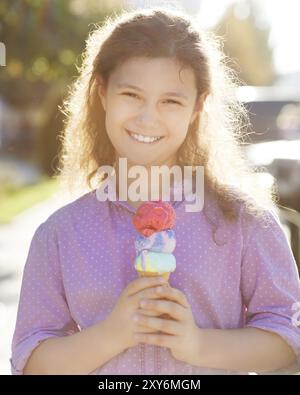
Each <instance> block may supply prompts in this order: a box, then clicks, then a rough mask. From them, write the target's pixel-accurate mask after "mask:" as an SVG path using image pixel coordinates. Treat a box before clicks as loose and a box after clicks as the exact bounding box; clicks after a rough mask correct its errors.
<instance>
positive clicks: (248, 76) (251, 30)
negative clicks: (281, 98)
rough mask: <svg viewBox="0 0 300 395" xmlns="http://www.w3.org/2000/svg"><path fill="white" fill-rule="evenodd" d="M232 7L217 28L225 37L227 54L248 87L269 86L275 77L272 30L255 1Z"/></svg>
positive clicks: (219, 33) (218, 32)
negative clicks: (270, 43)
mask: <svg viewBox="0 0 300 395" xmlns="http://www.w3.org/2000/svg"><path fill="white" fill-rule="evenodd" d="M241 3H242V2H239V3H234V4H232V5H231V6H230V7H229V8H228V9H227V11H226V12H225V14H224V16H223V18H222V19H221V21H220V22H219V23H218V25H217V26H216V27H215V30H216V32H217V34H218V35H220V36H222V37H224V52H225V53H226V55H227V56H228V57H229V58H231V59H232V64H231V66H233V67H234V68H235V69H236V70H237V72H238V74H239V78H240V79H241V80H242V82H244V83H245V84H247V85H269V84H271V83H272V82H273V80H274V78H275V75H274V69H273V51H272V48H271V47H270V45H269V27H268V26H267V25H266V23H265V22H264V21H262V19H261V12H262V11H261V9H260V7H259V6H258V3H257V2H255V1H253V0H248V1H247V2H243V3H242V6H243V7H244V8H243V10H241V9H239V7H241Z"/></svg>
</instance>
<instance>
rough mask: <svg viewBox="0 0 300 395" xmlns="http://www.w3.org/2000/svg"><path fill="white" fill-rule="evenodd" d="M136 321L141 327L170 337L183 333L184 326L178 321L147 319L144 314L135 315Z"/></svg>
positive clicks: (156, 318)
mask: <svg viewBox="0 0 300 395" xmlns="http://www.w3.org/2000/svg"><path fill="white" fill-rule="evenodd" d="M134 321H135V322H136V323H138V324H139V325H143V326H146V327H147V328H151V329H155V330H157V331H161V332H163V333H167V334H169V335H179V334H181V332H182V325H181V324H179V323H178V322H177V321H174V320H168V319H163V318H158V317H147V316H145V315H142V314H138V315H135V317H134Z"/></svg>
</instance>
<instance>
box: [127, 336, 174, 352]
mask: <svg viewBox="0 0 300 395" xmlns="http://www.w3.org/2000/svg"><path fill="white" fill-rule="evenodd" d="M134 338H135V340H136V341H138V342H139V343H147V344H154V345H157V346H161V347H168V348H173V347H175V345H176V344H175V343H176V341H177V338H176V336H172V335H165V334H163V333H157V334H151V333H148V334H147V333H136V334H135V335H134Z"/></svg>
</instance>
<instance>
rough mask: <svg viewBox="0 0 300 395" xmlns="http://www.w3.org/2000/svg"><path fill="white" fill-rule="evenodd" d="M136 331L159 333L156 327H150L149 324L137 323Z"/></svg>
mask: <svg viewBox="0 0 300 395" xmlns="http://www.w3.org/2000/svg"><path fill="white" fill-rule="evenodd" d="M135 332H136V333H137V332H140V333H158V331H157V330H156V329H152V328H148V327H147V326H144V325H137V326H136V328H135Z"/></svg>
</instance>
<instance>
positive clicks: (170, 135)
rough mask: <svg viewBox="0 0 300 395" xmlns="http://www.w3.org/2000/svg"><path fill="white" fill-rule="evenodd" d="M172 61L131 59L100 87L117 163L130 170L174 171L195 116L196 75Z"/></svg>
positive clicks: (163, 59) (165, 59)
mask: <svg viewBox="0 0 300 395" xmlns="http://www.w3.org/2000/svg"><path fill="white" fill-rule="evenodd" d="M179 71H180V65H179V64H178V63H176V61H175V60H173V59H171V58H144V57H133V58H130V59H128V60H126V61H125V62H124V63H122V64H121V65H120V66H118V67H117V68H116V69H115V70H114V71H113V72H112V73H111V75H110V77H109V81H108V86H107V87H106V89H104V86H103V85H99V90H98V92H99V96H100V99H101V102H102V105H103V108H104V110H105V112H106V119H105V124H106V130H107V133H108V136H109V138H110V140H111V142H112V144H113V146H114V148H115V150H116V153H117V157H122V158H127V160H128V162H129V165H144V166H147V167H148V166H151V165H159V166H160V165H163V164H167V165H173V164H176V163H177V161H176V153H177V151H178V149H179V147H180V146H181V144H182V143H183V141H184V139H185V137H186V134H187V131H188V127H189V124H190V123H191V122H193V120H194V119H195V117H196V115H197V111H199V110H197V106H196V103H195V102H196V95H197V91H196V85H195V77H194V73H193V70H192V69H189V68H183V69H182V70H181V72H180V75H179Z"/></svg>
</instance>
